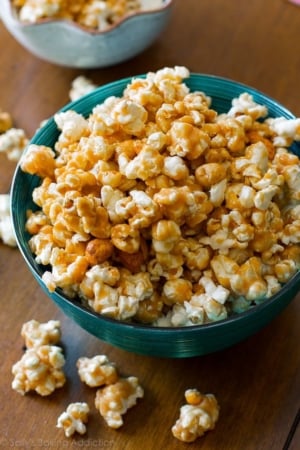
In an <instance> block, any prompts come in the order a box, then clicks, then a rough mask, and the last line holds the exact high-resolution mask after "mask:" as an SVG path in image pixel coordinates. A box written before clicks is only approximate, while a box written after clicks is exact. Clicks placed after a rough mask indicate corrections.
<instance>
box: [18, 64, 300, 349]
mask: <svg viewBox="0 0 300 450" xmlns="http://www.w3.org/2000/svg"><path fill="white" fill-rule="evenodd" d="M184 79H187V82H186V83H184V82H183V80H184ZM206 86H207V88H208V91H207V92H208V93H207V94H206V93H205V92H206V89H205V87H206ZM212 86H213V87H212ZM233 87H234V88H235V93H236V94H237V95H236V96H233V95H232V94H231V93H228V90H230V89H233ZM104 89H105V88H104ZM223 89H224V90H225V91H223ZM99 92H100V93H101V92H103V88H100V89H98V90H97V89H96V90H95V91H93V92H92V93H91V94H89V95H88V96H86V97H85V98H84V99H82V100H79V101H78V103H77V106H78V107H77V108H75V109H77V110H75V109H74V104H72V108H71V109H70V108H68V107H67V108H64V109H63V110H62V111H60V112H58V113H57V114H56V115H55V116H54V119H53V120H52V121H50V123H49V124H48V127H47V126H46V129H47V131H46V130H41V131H40V134H39V135H38V137H37V139H36V140H34V141H33V142H32V143H31V145H30V146H29V147H28V149H27V151H26V152H25V155H24V157H23V158H22V161H21V164H20V168H19V170H18V173H19V174H20V173H23V172H22V171H25V172H27V173H29V174H30V176H29V179H31V180H33V185H32V186H31V191H32V198H33V201H34V203H35V205H34V203H32V206H31V208H28V209H30V210H31V211H29V212H28V215H27V219H26V220H25V218H24V221H26V228H27V232H28V233H29V234H30V235H31V236H32V237H31V238H30V239H29V241H28V240H27V242H26V252H27V253H28V252H29V253H30V256H29V258H30V259H31V262H30V265H33V267H34V271H36V270H37V269H36V268H37V267H38V273H39V275H38V276H37V278H38V280H39V281H40V282H41V285H42V286H43V287H44V288H45V290H46V291H47V292H48V293H49V292H50V296H52V295H53V296H54V297H55V298H56V297H57V295H59V296H60V295H61V294H60V293H63V294H64V295H65V296H67V297H69V298H70V303H69V305H70V304H72V305H75V304H76V305H81V306H79V308H82V310H84V308H87V310H89V311H90V310H92V311H95V316H94V315H93V314H92V317H93V320H94V319H95V320H97V319H98V318H99V316H98V314H99V313H100V315H102V316H105V317H108V318H111V319H113V321H108V322H105V323H107V324H109V325H108V326H109V327H110V326H111V325H112V323H115V322H116V320H115V319H118V320H119V321H120V327H121V329H122V327H124V328H126V322H128V328H126V329H127V331H128V330H130V332H131V331H132V333H135V331H136V330H141V332H142V333H145V335H146V334H147V333H148V331H145V330H146V329H150V330H151V331H149V333H150V335H151V339H152V335H153V336H156V334H155V333H157V336H158V333H162V329H163V328H162V327H166V328H167V329H168V330H171V329H172V328H174V329H175V330H178V329H180V330H182V328H191V329H193V331H194V330H197V331H198V330H200V329H201V326H202V327H204V328H203V330H205V329H206V330H208V329H210V330H214V328H205V327H207V326H208V325H209V324H215V323H217V322H219V323H220V324H222V325H220V326H223V325H224V324H225V323H226V324H228V326H230V324H232V323H233V322H235V321H236V322H237V323H238V322H239V319H237V318H238V316H241V319H240V320H241V321H243V320H244V319H245V318H246V317H248V316H247V313H248V312H249V311H251V310H253V309H255V310H256V311H259V306H262V305H263V304H264V303H266V304H267V305H266V308H267V309H268V305H270V304H272V302H273V301H274V302H275V300H276V296H278V297H281V295H283V294H282V291H283V289H284V288H283V287H282V286H283V285H285V284H287V285H289V284H291V283H290V280H291V279H295V280H296V284H295V285H293V284H292V286H293V288H292V293H294V292H295V289H297V280H298V278H299V272H298V269H299V259H300V258H299V254H300V249H299V219H298V217H299V214H298V210H299V198H298V196H299V194H298V192H299V189H298V184H297V183H298V181H297V180H299V167H300V166H299V157H298V156H297V154H296V153H297V149H296V151H295V152H294V153H293V152H291V151H290V149H289V147H290V146H291V145H292V143H293V141H294V140H298V139H299V119H295V118H293V117H292V116H291V115H290V113H288V112H287V111H286V110H284V109H283V108H282V107H280V106H277V104H276V105H275V106H274V104H273V101H272V100H270V99H268V97H266V96H263V95H262V94H260V93H258V92H257V91H255V90H253V89H251V88H247V87H246V86H243V85H239V84H235V83H234V82H231V81H230V80H224V79H218V78H217V77H209V76H201V75H193V74H192V75H190V73H189V71H188V69H186V68H185V67H175V68H164V69H161V70H159V71H157V72H156V73H148V74H147V75H146V76H145V77H135V78H132V79H127V80H122V81H121V82H120V83H115V84H113V85H108V89H107V90H106V91H105V94H104V95H103V96H102V97H101V101H99V98H98V99H96V97H97V93H99ZM224 96H225V98H226V106H224V104H223V97H224ZM228 97H229V98H230V100H229V98H228ZM219 98H220V99H222V100H219ZM258 100H259V101H258ZM231 101H232V104H230V103H231ZM218 102H219V103H218ZM215 105H216V107H215ZM75 106H76V105H75ZM272 108H273V110H272ZM276 108H277V109H279V110H280V113H281V117H280V118H276V117H275V116H276V115H278V113H277V109H276ZM217 111H218V112H217ZM270 111H271V114H270V113H269V112H270ZM274 111H275V113H274ZM49 130H51V132H50V134H51V142H50V145H48V144H47V145H46V142H47V141H48V142H49V139H45V138H46V134H45V131H46V133H47V132H48V131H49ZM52 133H54V135H52ZM32 175H34V177H32ZM36 176H38V177H39V179H37V178H36ZM37 206H38V209H37ZM35 210H36V211H35ZM23 217H24V213H23ZM16 225H17V228H19V225H18V224H16ZM20 231H21V232H22V233H24V230H20ZM17 234H18V233H17ZM28 242H29V247H30V250H29V247H28ZM22 245H24V244H23V243H22V244H21V247H22ZM33 255H34V256H33ZM26 257H28V256H26ZM32 258H33V259H34V263H33V262H32ZM37 265H38V266H37ZM43 266H45V267H43ZM40 276H41V277H42V280H40V278H39V277H40ZM287 289H288V288H287ZM291 295H292V294H291ZM78 299H80V300H78ZM268 299H270V302H268ZM82 305H83V306H82ZM255 305H256V306H255ZM77 307H78V306H76V308H77ZM82 310H81V311H82ZM262 310H264V308H262ZM237 313H238V314H237ZM249 316H251V314H249ZM245 320H246V319H245ZM264 320H267V319H266V318H265V319H264ZM124 322H125V323H124ZM259 323H261V322H258V323H257V324H256V325H254V327H257V326H259ZM136 324H141V326H140V327H139V326H137V325H136ZM149 325H154V327H153V326H149ZM114 326H116V327H117V328H118V329H119V327H118V325H114ZM251 326H252V325H251ZM92 328H93V331H92V332H94V333H96V335H99V334H98V333H99V332H98V331H97V332H96V331H95V330H94V327H93V326H92ZM155 330H157V331H155ZM175 330H174V331H175ZM203 332H205V331H203ZM245 332H247V329H245ZM104 334H105V333H101V337H102V336H103V335H104ZM168 335H170V336H175V333H174V334H172V333H169V334H168ZM168 335H167V336H168ZM186 336H190V335H189V334H187V335H186ZM107 339H108V340H109V341H111V340H113V341H115V340H118V343H119V344H120V340H119V338H118V337H117V338H116V337H112V336H111V335H110V336H109V338H107ZM172 339H173V337H172ZM174 339H175V340H176V337H174ZM189 339H190V338H189ZM193 342H194V341H193ZM122 345H123V344H121V346H122ZM193 345H194V343H193V344H192V346H193ZM199 345H201V346H202V345H203V343H201V344H199V343H198V344H196V346H197V348H198V350H197V352H199ZM149 346H150V342H149V344H147V345H146V347H147V350H145V349H142V352H143V351H147V352H148V351H149ZM162 347H163V345H162ZM154 351H155V350H154ZM156 351H158V352H160V351H163V350H156ZM200 351H202V350H200ZM175 352H176V350H175Z"/></svg>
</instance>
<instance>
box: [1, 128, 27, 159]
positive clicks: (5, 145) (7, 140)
mask: <svg viewBox="0 0 300 450" xmlns="http://www.w3.org/2000/svg"><path fill="white" fill-rule="evenodd" d="M28 142H29V140H28V138H27V136H26V134H25V131H24V130H22V129H18V128H10V129H9V130H7V131H6V132H5V133H3V134H1V135H0V152H3V153H5V154H6V155H7V158H8V159H10V160H11V161H16V162H18V161H19V159H20V158H21V156H22V154H23V151H24V150H25V147H26V146H27V144H28Z"/></svg>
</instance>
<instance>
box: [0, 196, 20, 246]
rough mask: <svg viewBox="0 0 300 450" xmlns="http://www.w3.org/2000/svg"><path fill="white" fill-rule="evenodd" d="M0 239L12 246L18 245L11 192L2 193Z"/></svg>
mask: <svg viewBox="0 0 300 450" xmlns="http://www.w3.org/2000/svg"><path fill="white" fill-rule="evenodd" d="M0 239H1V240H2V241H3V243H4V244H6V245H9V246H10V247H16V245H17V243H16V238H15V233H14V230H13V224H12V218H11V212H10V194H0Z"/></svg>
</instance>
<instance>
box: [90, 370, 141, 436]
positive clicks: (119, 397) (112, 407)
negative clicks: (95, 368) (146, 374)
mask: <svg viewBox="0 0 300 450" xmlns="http://www.w3.org/2000/svg"><path fill="white" fill-rule="evenodd" d="M143 396H144V390H143V388H142V387H141V386H140V385H139V381H138V378H136V377H133V376H131V377H128V378H120V379H119V380H118V381H117V382H116V383H114V384H110V385H109V386H106V387H104V388H102V389H98V390H97V392H96V398H95V406H96V408H97V409H98V410H99V413H100V414H101V416H102V417H103V418H104V420H105V421H106V423H107V425H108V426H109V427H111V428H120V427H121V426H122V425H123V417H122V416H123V415H124V414H125V413H126V412H127V410H128V409H129V408H131V407H132V406H134V405H135V404H136V402H137V400H138V399H139V398H142V397H143Z"/></svg>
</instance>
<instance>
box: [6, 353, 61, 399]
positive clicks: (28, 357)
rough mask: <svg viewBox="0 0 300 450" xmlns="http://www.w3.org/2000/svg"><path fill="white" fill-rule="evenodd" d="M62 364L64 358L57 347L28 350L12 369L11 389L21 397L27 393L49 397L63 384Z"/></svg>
mask: <svg viewBox="0 0 300 450" xmlns="http://www.w3.org/2000/svg"><path fill="white" fill-rule="evenodd" d="M64 364H65V358H64V355H63V352H62V349H61V348H60V347H58V346H55V345H41V346H39V347H36V348H30V349H28V350H26V352H25V353H24V355H23V356H22V358H21V359H20V361H18V362H16V363H15V364H14V365H13V367H12V373H13V375H14V379H13V381H12V388H13V389H14V390H15V391H17V392H18V393H19V394H22V395H24V394H26V393H27V392H29V391H35V392H37V393H38V394H39V395H42V396H46V395H50V394H52V392H54V391H55V389H57V388H60V387H62V386H63V385H64V384H65V381H66V378H65V375H64V372H63V369H62V367H63V365H64Z"/></svg>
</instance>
